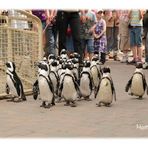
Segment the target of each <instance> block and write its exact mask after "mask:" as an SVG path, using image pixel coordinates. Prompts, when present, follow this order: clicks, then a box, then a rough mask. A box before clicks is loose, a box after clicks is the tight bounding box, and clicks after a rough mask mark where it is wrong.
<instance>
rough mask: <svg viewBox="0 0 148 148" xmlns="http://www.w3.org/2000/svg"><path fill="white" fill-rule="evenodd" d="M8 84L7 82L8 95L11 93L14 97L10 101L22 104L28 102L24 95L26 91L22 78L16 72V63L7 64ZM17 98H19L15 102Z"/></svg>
mask: <svg viewBox="0 0 148 148" xmlns="http://www.w3.org/2000/svg"><path fill="white" fill-rule="evenodd" d="M6 66H7V71H6V74H7V82H6V93H8V94H9V93H10V94H11V95H12V97H13V98H12V99H11V100H9V101H14V102H21V101H26V100H27V99H26V96H25V94H24V89H23V85H22V82H21V80H20V78H19V77H18V75H17V73H16V72H15V64H14V62H10V61H9V62H7V63H6ZM15 98H18V99H17V100H15Z"/></svg>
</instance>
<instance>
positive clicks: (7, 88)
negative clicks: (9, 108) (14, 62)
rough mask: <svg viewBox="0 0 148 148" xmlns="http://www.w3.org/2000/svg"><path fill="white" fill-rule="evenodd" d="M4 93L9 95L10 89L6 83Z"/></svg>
mask: <svg viewBox="0 0 148 148" xmlns="http://www.w3.org/2000/svg"><path fill="white" fill-rule="evenodd" d="M5 91H6V93H7V94H9V93H10V88H9V86H8V84H7V83H6V89H5Z"/></svg>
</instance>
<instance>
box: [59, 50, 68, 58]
mask: <svg viewBox="0 0 148 148" xmlns="http://www.w3.org/2000/svg"><path fill="white" fill-rule="evenodd" d="M60 57H61V58H62V59H65V60H66V59H68V55H67V51H66V49H62V50H61V52H60Z"/></svg>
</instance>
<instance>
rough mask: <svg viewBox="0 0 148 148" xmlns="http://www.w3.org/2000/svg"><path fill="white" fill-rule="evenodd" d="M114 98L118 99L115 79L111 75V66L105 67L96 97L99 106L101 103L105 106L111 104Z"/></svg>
mask: <svg viewBox="0 0 148 148" xmlns="http://www.w3.org/2000/svg"><path fill="white" fill-rule="evenodd" d="M113 96H114V99H115V101H116V93H115V88H114V85H113V81H112V78H111V75H110V68H108V67H104V68H103V76H102V78H101V81H100V83H99V85H98V88H97V92H96V94H95V98H96V100H97V102H98V103H97V104H96V105H97V106H99V107H100V106H101V104H104V105H105V106H108V107H109V106H110V104H111V103H112V100H113Z"/></svg>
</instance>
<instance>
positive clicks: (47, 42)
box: [43, 10, 56, 57]
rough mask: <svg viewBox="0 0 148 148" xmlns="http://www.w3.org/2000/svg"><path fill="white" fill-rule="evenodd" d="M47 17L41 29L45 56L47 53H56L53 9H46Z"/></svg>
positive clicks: (54, 12)
mask: <svg viewBox="0 0 148 148" xmlns="http://www.w3.org/2000/svg"><path fill="white" fill-rule="evenodd" d="M46 14H47V19H46V27H45V28H44V30H43V38H44V52H45V55H44V56H45V57H48V55H49V54H54V55H56V46H55V37H54V30H53V28H54V25H55V23H56V22H55V21H56V20H55V17H56V11H55V10H47V12H46Z"/></svg>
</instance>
